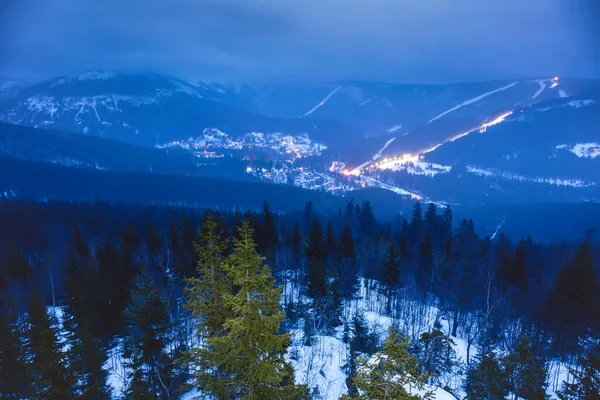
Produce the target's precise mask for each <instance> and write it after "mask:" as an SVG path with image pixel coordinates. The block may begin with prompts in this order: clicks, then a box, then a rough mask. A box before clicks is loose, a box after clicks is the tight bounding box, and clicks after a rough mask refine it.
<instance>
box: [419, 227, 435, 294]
mask: <svg viewBox="0 0 600 400" xmlns="http://www.w3.org/2000/svg"><path fill="white" fill-rule="evenodd" d="M418 266H419V270H418V271H417V278H418V280H417V281H418V282H419V286H420V287H421V289H422V290H423V291H425V292H429V291H431V290H432V289H433V282H432V276H433V245H432V243H431V234H430V233H429V230H426V231H425V235H424V236H423V240H422V241H421V244H420V245H419V263H418Z"/></svg>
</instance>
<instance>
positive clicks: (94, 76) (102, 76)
mask: <svg viewBox="0 0 600 400" xmlns="http://www.w3.org/2000/svg"><path fill="white" fill-rule="evenodd" d="M116 76H117V75H116V74H114V73H112V72H104V71H90V72H85V73H83V74H79V75H70V76H65V77H63V78H60V79H58V80H57V81H56V82H55V83H53V84H52V86H50V87H54V86H58V85H62V84H64V83H69V82H73V81H95V80H103V81H106V80H109V79H112V78H115V77H116Z"/></svg>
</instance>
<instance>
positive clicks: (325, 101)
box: [300, 86, 342, 118]
mask: <svg viewBox="0 0 600 400" xmlns="http://www.w3.org/2000/svg"><path fill="white" fill-rule="evenodd" d="M341 88H342V87H341V86H338V87H336V88H335V89H333V90H332V91H331V92H329V94H328V95H327V96H325V98H324V99H323V100H321V101H320V102H319V103H318V104H317V105H316V106H314V107H313V108H311V109H310V110H309V111H307V112H306V113H305V114H304V115H302V116H301V117H300V118H302V117H306V116H308V115H310V114H312V113H314V112H315V111H317V110H318V109H319V108H321V107H322V106H323V105H324V104H325V103H327V101H328V100H329V99H330V98H331V96H333V95H334V94H335V92H337V91H338V90H340V89H341Z"/></svg>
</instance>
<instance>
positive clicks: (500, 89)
mask: <svg viewBox="0 0 600 400" xmlns="http://www.w3.org/2000/svg"><path fill="white" fill-rule="evenodd" d="M517 83H519V82H513V83H511V84H508V85H506V86H503V87H501V88H499V89H496V90H492V91H490V92H487V93H484V94H482V95H479V96H477V97H474V98H472V99H470V100H467V101H465V102H463V103H460V104H457V105H456V106H454V107H452V108H451V109H449V110H446V111H444V112H443V113H441V114H440V115H438V116H436V117H433V118H432V119H431V120H430V121H429V123H432V122H433V121H435V120H436V119H439V118H442V117H443V116H445V115H448V114H450V113H451V112H454V111H456V110H458V109H459V108H462V107H465V106H468V105H470V104H473V103H476V102H478V101H480V100H483V99H484V98H486V97H488V96H491V95H492V94H494V93H498V92H502V91H504V90H507V89H510V88H512V87H513V86H516V85H517Z"/></svg>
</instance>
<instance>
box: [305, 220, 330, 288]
mask: <svg viewBox="0 0 600 400" xmlns="http://www.w3.org/2000/svg"><path fill="white" fill-rule="evenodd" d="M304 252H305V254H306V258H307V259H308V295H309V296H310V297H312V298H313V299H322V298H324V297H325V296H326V295H327V285H326V279H327V275H326V270H325V259H326V256H327V254H326V251H325V238H324V237H323V229H322V228H321V224H319V222H318V221H317V220H316V219H315V220H314V221H313V222H312V225H311V228H310V232H309V234H308V237H307V238H306V245H305V247H304Z"/></svg>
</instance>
